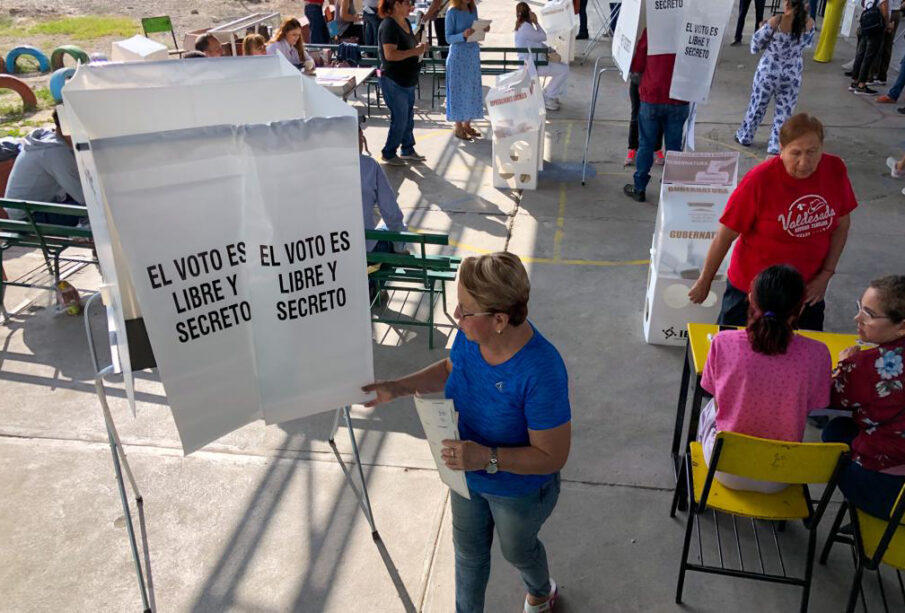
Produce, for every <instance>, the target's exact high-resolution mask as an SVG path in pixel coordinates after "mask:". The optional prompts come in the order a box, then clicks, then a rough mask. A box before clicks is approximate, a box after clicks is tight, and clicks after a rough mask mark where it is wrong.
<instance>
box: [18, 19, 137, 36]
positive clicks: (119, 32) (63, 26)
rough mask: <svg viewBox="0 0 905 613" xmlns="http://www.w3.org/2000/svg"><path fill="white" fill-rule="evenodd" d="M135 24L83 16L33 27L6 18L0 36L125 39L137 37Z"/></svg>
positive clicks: (127, 21)
mask: <svg viewBox="0 0 905 613" xmlns="http://www.w3.org/2000/svg"><path fill="white" fill-rule="evenodd" d="M139 32H140V27H139V25H138V23H137V22H136V21H134V20H132V19H129V18H127V17H115V16H109V15H85V16H82V17H57V18H54V19H48V20H46V21H39V22H38V23H35V24H23V23H18V24H17V23H16V22H14V21H13V20H12V19H11V18H9V17H3V18H0V36H9V37H14V38H21V37H23V36H28V35H34V34H45V35H47V36H69V37H71V38H72V39H73V40H82V41H84V40H94V39H96V38H103V37H105V36H120V37H129V36H132V35H133V34H138V33H139Z"/></svg>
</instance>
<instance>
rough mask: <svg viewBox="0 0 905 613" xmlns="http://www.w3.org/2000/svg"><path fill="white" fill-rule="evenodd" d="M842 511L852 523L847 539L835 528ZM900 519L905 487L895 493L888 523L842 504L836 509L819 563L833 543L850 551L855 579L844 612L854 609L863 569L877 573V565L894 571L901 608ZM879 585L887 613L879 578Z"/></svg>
mask: <svg viewBox="0 0 905 613" xmlns="http://www.w3.org/2000/svg"><path fill="white" fill-rule="evenodd" d="M846 512H847V513H848V515H849V517H850V518H851V522H852V536H851V537H848V536H847V535H844V534H841V533H840V532H839V526H840V524H841V523H842V520H843V519H844V518H845V516H846ZM903 516H905V486H902V489H901V491H899V497H898V498H896V503H895V504H894V505H893V507H892V512H891V513H890V514H889V519H888V520H883V519H879V518H877V517H874V516H873V515H868V514H867V513H865V512H864V511H862V510H861V509H856V508H855V507H853V506H852V505H850V504H849V503H848V502H845V503H843V504H842V506H841V507H840V508H839V513H838V515H836V521H834V522H833V528H832V529H831V530H830V535H829V537H827V540H826V545H825V546H824V548H823V553H822V554H821V555H820V563H821V564H826V559H827V557H828V556H829V554H830V548H831V547H832V546H833V543H837V542H838V543H846V544H848V545H851V546H852V547H853V548H854V550H855V577H854V579H853V580H852V589H851V591H850V592H849V595H848V605H847V606H846V609H845V610H846V611H847V612H849V613H851V611H854V610H855V605H856V604H857V602H858V594H859V593H861V579H862V577H863V576H864V570H865V569H867V570H873V571H877V570H879V569H880V564H881V563H882V564H886V565H888V566H891V567H892V568H894V569H895V571H896V578H897V579H898V583H899V591H900V592H901V595H902V606H905V582H903V580H902V573H901V571H903V570H905V526H903V525H901V524H902V518H903ZM878 578H879V575H878ZM879 585H880V596H881V597H882V599H883V608H884V609H885V610H886V611H889V604H888V603H887V602H886V592H885V590H884V589H883V582H882V579H880V584H879ZM862 598H863V595H862ZM864 609H865V610H867V603H864ZM894 610H897V611H901V610H902V609H901V608H897V609H894Z"/></svg>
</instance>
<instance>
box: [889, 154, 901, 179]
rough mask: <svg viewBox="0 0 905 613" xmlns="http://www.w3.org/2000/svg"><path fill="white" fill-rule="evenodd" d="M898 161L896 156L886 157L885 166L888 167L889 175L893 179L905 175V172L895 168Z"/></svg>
mask: <svg viewBox="0 0 905 613" xmlns="http://www.w3.org/2000/svg"><path fill="white" fill-rule="evenodd" d="M898 163H899V160H897V159H896V158H894V157H892V156H890V157H888V158H886V166H887V167H888V168H889V176H891V177H892V178H893V179H899V178H901V177H902V176H903V175H905V172H902V171H900V170H896V164H898Z"/></svg>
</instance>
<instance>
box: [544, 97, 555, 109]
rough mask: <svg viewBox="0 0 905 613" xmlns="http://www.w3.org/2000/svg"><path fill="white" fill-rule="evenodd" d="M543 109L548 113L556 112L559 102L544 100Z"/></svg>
mask: <svg viewBox="0 0 905 613" xmlns="http://www.w3.org/2000/svg"><path fill="white" fill-rule="evenodd" d="M544 108H546V109H547V110H548V111H558V110H559V102H557V101H556V100H553V99H552V98H551V99H549V100H544Z"/></svg>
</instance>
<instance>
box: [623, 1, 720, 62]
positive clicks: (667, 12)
mask: <svg viewBox="0 0 905 613" xmlns="http://www.w3.org/2000/svg"><path fill="white" fill-rule="evenodd" d="M697 2H701V0H645V2H644V6H645V17H646V18H647V53H648V54H649V55H660V54H661V53H676V52H677V51H678V49H679V48H680V47H681V44H680V39H681V36H680V33H679V24H680V22H681V21H682V15H683V13H684V11H686V10H687V9H688V7H689V6H691V5H692V4H695V3H697ZM724 4H727V3H725V2H724ZM730 6H731V4H730ZM619 18H620V19H622V17H621V16H620V17H619Z"/></svg>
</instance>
